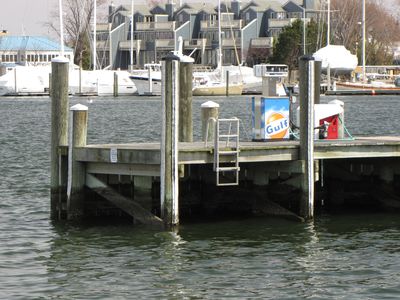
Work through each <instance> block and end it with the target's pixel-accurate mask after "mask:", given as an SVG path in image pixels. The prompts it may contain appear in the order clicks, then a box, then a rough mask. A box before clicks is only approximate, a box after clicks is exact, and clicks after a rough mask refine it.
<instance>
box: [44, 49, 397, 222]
mask: <svg viewBox="0 0 400 300" xmlns="http://www.w3.org/2000/svg"><path fill="white" fill-rule="evenodd" d="M178 61H179V58H177V57H175V56H171V57H168V58H166V60H164V61H163V62H162V63H163V64H165V65H164V67H163V70H165V71H164V72H165V73H164V74H163V80H164V81H165V82H166V84H165V91H164V92H163V97H162V103H163V108H162V110H163V111H162V116H163V129H162V138H161V142H159V143H129V144H102V145H87V143H86V133H87V124H88V111H87V110H88V108H87V107H85V106H83V105H75V106H73V107H71V108H70V111H69V114H70V118H68V117H67V116H68V95H67V88H66V87H67V86H68V85H67V84H65V82H64V81H63V79H62V72H66V70H67V69H66V67H65V65H64V64H65V63H64V62H63V61H60V62H57V64H56V66H55V69H54V72H53V74H54V79H53V80H54V82H53V86H54V87H55V90H53V95H52V139H51V140H52V147H51V149H52V151H51V212H52V217H53V219H56V220H57V219H58V220H60V219H69V220H74V219H83V218H85V217H88V216H99V217H107V216H118V217H124V218H130V219H133V220H134V222H137V223H143V224H149V225H153V226H160V227H164V226H167V227H171V226H176V225H178V224H179V223H180V222H181V221H180V220H186V219H191V218H196V217H199V216H221V215H223V214H230V213H234V214H236V215H240V216H244V215H263V216H265V215H273V216H285V217H289V218H292V219H295V220H302V221H304V220H307V219H312V218H313V217H314V211H316V210H318V209H320V208H321V207H342V206H354V205H355V206H357V208H360V207H365V206H366V207H368V208H376V207H379V208H386V209H390V210H393V209H399V210H400V197H399V195H400V176H399V175H400V137H391V136H389V137H356V138H352V139H340V140H319V139H315V128H314V122H313V109H311V108H312V107H314V106H313V97H314V91H315V88H314V87H313V86H312V85H310V84H309V82H307V81H302V82H301V84H300V98H301V99H303V103H304V102H306V103H309V105H304V106H303V107H301V108H300V110H301V111H300V140H280V141H272V140H271V141H264V142H259V141H257V142H254V141H253V142H245V141H241V142H239V143H238V142H237V141H238V140H239V132H238V131H237V132H235V131H233V132H231V130H230V129H229V134H220V133H219V129H218V128H219V121H232V122H234V123H236V124H237V128H239V125H238V124H239V123H238V119H236V118H233V119H231V120H230V119H225V120H222V119H218V106H217V105H210V103H207V105H204V106H202V113H201V115H202V133H203V140H202V141H195V142H194V141H193V132H192V131H193V125H192V112H191V97H192V95H191V93H189V92H188V91H191V88H190V87H188V85H190V84H191V80H187V79H188V78H191V77H190V76H189V74H190V72H191V64H190V63H188V62H186V61H181V62H178ZM180 64H183V65H180ZM179 69H180V71H179ZM301 70H303V71H304V72H306V73H307V74H310V78H311V81H313V80H314V79H313V78H312V76H313V74H314V62H313V61H311V60H310V58H308V57H306V58H305V59H302V60H301ZM179 72H181V73H180V74H179ZM182 73H184V74H182ZM58 76H61V78H58ZM306 77H307V78H308V77H309V76H308V75H307V76H306ZM63 82H64V83H63ZM185 82H186V83H185ZM179 83H180V85H179ZM57 85H59V86H57ZM308 87H309V88H308ZM211 104H212V103H211ZM214 104H215V103H214ZM178 116H179V117H178ZM68 120H70V122H72V123H70V124H68ZM302 120H303V121H302ZM229 128H231V127H229ZM307 128H308V129H307ZM221 137H227V138H228V141H227V142H226V143H221V141H220V138H221ZM230 138H232V139H236V144H235V143H232V142H230V141H229V139H230ZM354 199H355V200H354Z"/></svg>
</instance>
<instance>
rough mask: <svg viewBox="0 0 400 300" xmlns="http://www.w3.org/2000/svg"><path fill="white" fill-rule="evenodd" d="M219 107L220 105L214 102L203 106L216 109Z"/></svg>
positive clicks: (202, 105) (208, 102)
mask: <svg viewBox="0 0 400 300" xmlns="http://www.w3.org/2000/svg"><path fill="white" fill-rule="evenodd" d="M215 107H219V104H218V103H215V102H214V101H207V102H204V103H203V104H201V108H215Z"/></svg>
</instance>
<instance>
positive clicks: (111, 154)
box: [110, 148, 118, 163]
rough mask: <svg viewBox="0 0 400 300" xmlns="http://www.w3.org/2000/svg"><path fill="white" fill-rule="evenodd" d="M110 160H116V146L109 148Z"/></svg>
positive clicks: (113, 161)
mask: <svg viewBox="0 0 400 300" xmlns="http://www.w3.org/2000/svg"><path fill="white" fill-rule="evenodd" d="M110 162H111V163H117V162H118V150H117V148H111V149H110Z"/></svg>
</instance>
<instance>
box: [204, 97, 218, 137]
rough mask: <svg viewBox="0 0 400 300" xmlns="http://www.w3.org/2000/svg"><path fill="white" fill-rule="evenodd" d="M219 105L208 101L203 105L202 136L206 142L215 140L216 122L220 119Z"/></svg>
mask: <svg viewBox="0 0 400 300" xmlns="http://www.w3.org/2000/svg"><path fill="white" fill-rule="evenodd" d="M218 114H219V104H218V103H215V102H213V101H207V102H204V103H203V104H201V136H202V139H203V141H204V142H208V141H213V140H214V132H215V121H216V120H217V119H218Z"/></svg>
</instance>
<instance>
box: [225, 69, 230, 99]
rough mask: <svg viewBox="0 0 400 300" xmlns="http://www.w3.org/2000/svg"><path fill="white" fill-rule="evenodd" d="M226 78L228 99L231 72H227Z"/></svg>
mask: <svg viewBox="0 0 400 300" xmlns="http://www.w3.org/2000/svg"><path fill="white" fill-rule="evenodd" d="M225 78H226V89H225V93H226V96H227V97H228V96H229V71H226V75H225Z"/></svg>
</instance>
